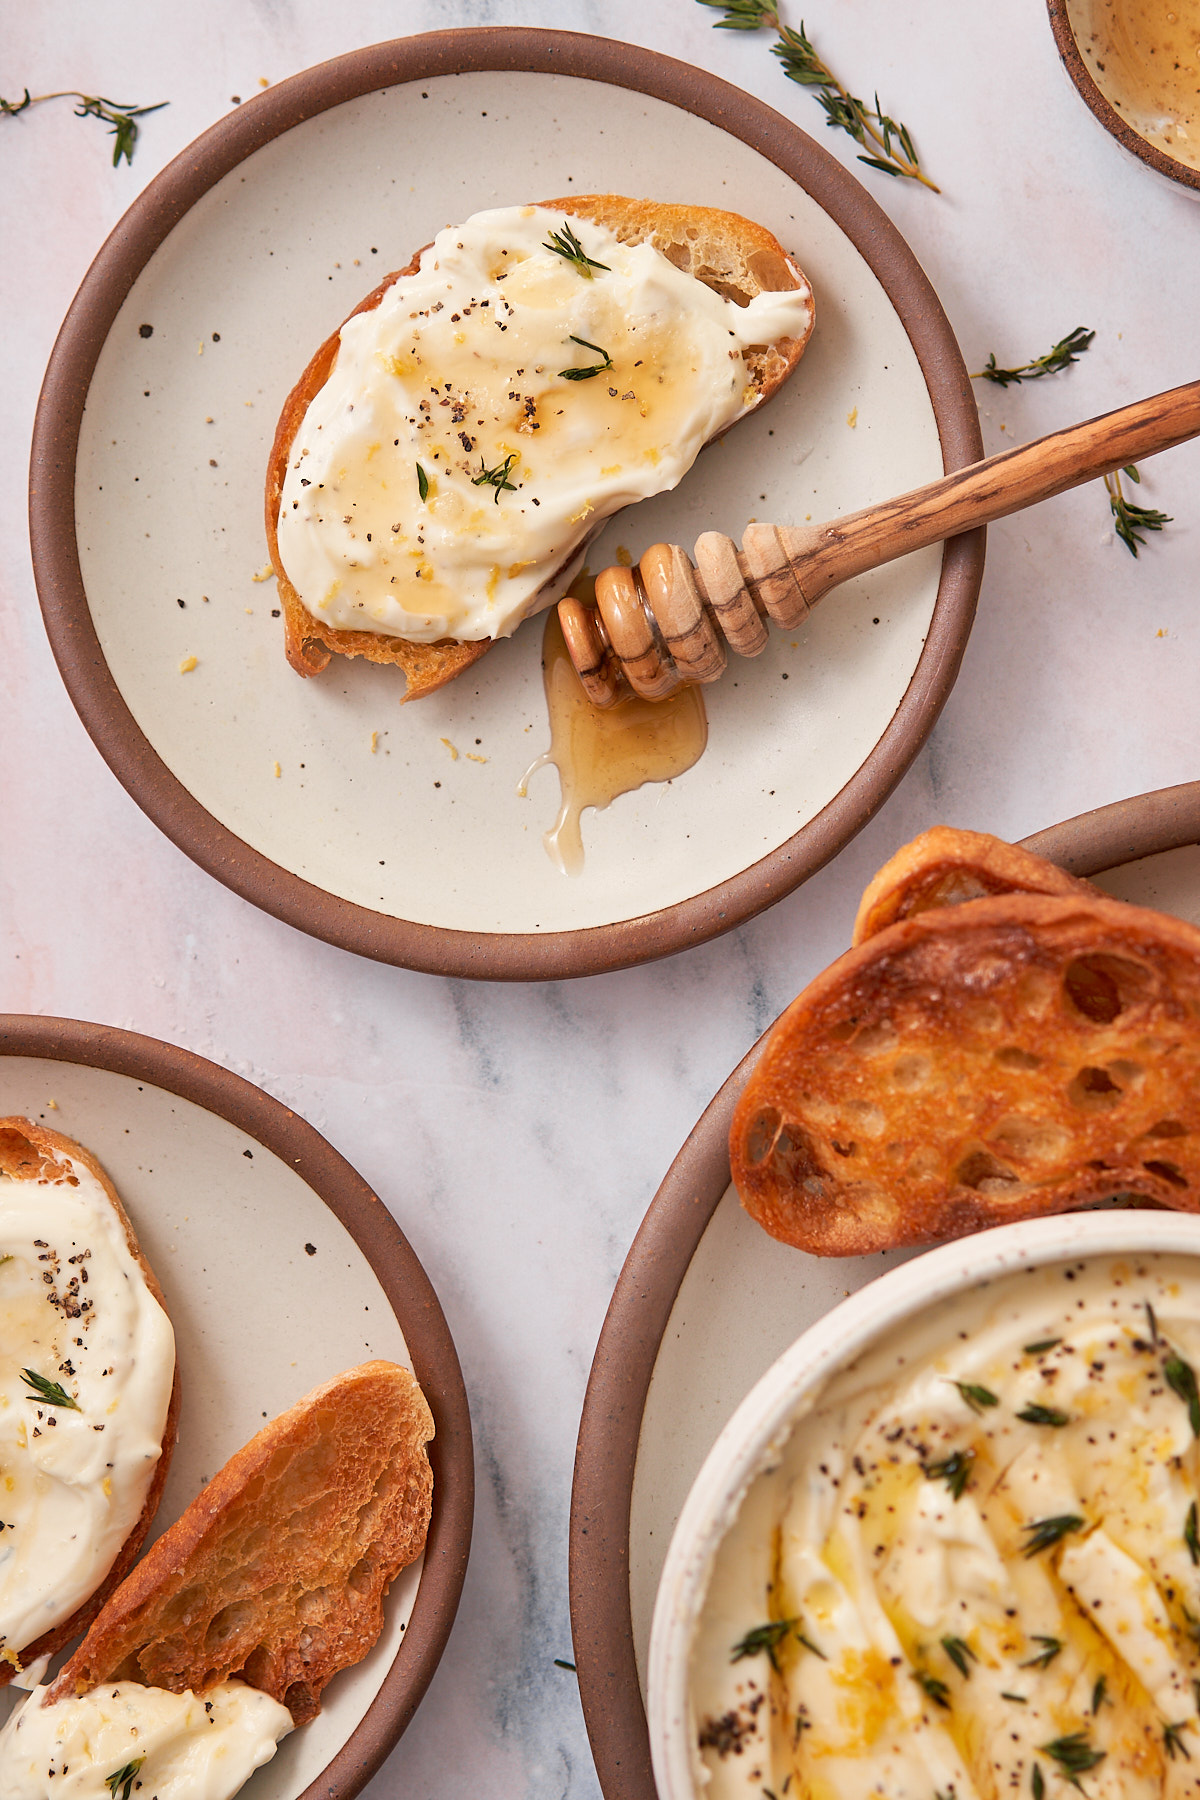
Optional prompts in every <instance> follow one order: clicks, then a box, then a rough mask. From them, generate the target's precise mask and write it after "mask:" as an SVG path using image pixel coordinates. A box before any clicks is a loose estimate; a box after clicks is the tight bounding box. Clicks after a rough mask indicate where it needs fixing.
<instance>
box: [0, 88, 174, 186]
mask: <svg viewBox="0 0 1200 1800" xmlns="http://www.w3.org/2000/svg"><path fill="white" fill-rule="evenodd" d="M44 100H78V102H79V105H78V106H77V107H76V108H75V117H76V118H77V119H101V120H103V122H104V123H105V124H106V125H108V126H110V127H111V131H110V135H111V136H112V137H113V138H114V139H115V140H116V141H115V142H114V144H113V168H114V169H115V168H116V167H117V164H118V163H119V162H120V160H121V158H122V157H124V158H125V161H126V162H127V163H131V162H132V161H133V152H134V147H135V145H136V144H137V141H138V120H139V119H144V118H145V117H146V115H147V113H154V112H161V111H162V109H163V107H164V106H169V105H170V102H169V101H168V100H160V101H158V103H157V104H156V105H154V106H127V105H126V104H125V102H124V101H123V100H106V99H105V98H104V96H103V95H102V94H80V93H77V92H76V90H75V89H74V88H64V89H63V90H62V92H61V93H57V94H31V93H30V92H29V89H28V88H26V89H25V92H24V94H23V95H22V97H21V99H20V100H0V116H7V117H8V118H10V119H15V118H17V117H18V116H19V115H20V114H21V113H23V112H28V110H29V108H30V107H31V106H40V105H41V104H42V102H43V101H44Z"/></svg>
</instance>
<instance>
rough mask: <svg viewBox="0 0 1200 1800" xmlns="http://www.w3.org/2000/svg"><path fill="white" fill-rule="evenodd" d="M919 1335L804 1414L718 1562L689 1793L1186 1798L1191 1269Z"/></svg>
mask: <svg viewBox="0 0 1200 1800" xmlns="http://www.w3.org/2000/svg"><path fill="white" fill-rule="evenodd" d="M932 1314H933V1316H932V1317H931V1318H924V1319H919V1320H917V1321H915V1322H911V1323H910V1324H909V1325H908V1327H907V1328H906V1329H905V1331H904V1333H903V1334H897V1335H896V1336H894V1337H892V1338H890V1339H888V1340H887V1342H886V1343H884V1344H883V1345H881V1346H879V1347H877V1348H876V1349H874V1350H872V1351H871V1352H870V1353H869V1354H868V1355H867V1356H866V1357H864V1358H862V1359H860V1361H859V1362H858V1363H857V1364H856V1365H855V1366H854V1367H852V1368H850V1369H849V1370H847V1371H844V1372H843V1373H842V1374H841V1375H839V1376H838V1377H836V1378H835V1380H834V1381H833V1382H832V1383H831V1384H830V1386H829V1387H828V1388H827V1389H826V1390H825V1391H824V1393H822V1394H820V1395H818V1396H817V1398H816V1400H815V1403H814V1405H813V1409H812V1411H811V1412H810V1413H809V1414H808V1416H807V1417H804V1418H803V1419H801V1420H800V1422H799V1423H798V1424H797V1426H796V1428H795V1430H794V1432H793V1434H792V1437H791V1439H790V1441H789V1442H788V1443H787V1445H786V1446H785V1447H784V1449H783V1451H782V1452H781V1453H780V1455H779V1457H778V1459H777V1461H776V1463H775V1466H774V1467H772V1468H770V1469H768V1470H766V1471H765V1472H764V1473H762V1474H761V1475H760V1476H759V1477H758V1478H757V1479H756V1480H755V1482H754V1483H752V1485H751V1487H750V1489H749V1490H748V1492H747V1495H746V1497H745V1499H744V1501H743V1503H742V1506H741V1509H740V1512H739V1515H738V1518H737V1519H736V1521H735V1523H734V1525H733V1527H732V1529H731V1531H730V1532H729V1534H728V1535H727V1536H726V1538H725V1540H724V1542H723V1543H722V1545H721V1546H720V1548H719V1550H718V1553H717V1556H716V1559H715V1562H714V1567H713V1570H712V1574H711V1578H710V1584H709V1590H708V1597H707V1600H706V1603H705V1611H704V1613H703V1616H702V1619H701V1623H700V1626H699V1628H698V1631H697V1635H696V1638H695V1641H694V1644H693V1650H692V1661H691V1671H690V1680H691V1699H692V1708H693V1728H694V1737H693V1745H694V1753H695V1774H696V1787H697V1792H698V1793H701V1794H704V1795H705V1796H706V1800H729V1797H731V1796H735V1795H736V1796H739V1797H746V1796H750V1795H753V1796H754V1797H755V1800H762V1796H763V1795H764V1794H769V1795H773V1796H775V1797H776V1800H782V1797H783V1796H784V1795H786V1796H787V1797H788V1800H866V1797H867V1796H886V1800H936V1797H937V1796H941V1800H948V1797H949V1796H953V1797H954V1800H999V1797H1000V1796H1009V1795H1019V1796H1022V1800H1042V1797H1043V1796H1045V1797H1046V1800H1069V1796H1070V1795H1071V1794H1072V1792H1082V1793H1083V1794H1085V1795H1087V1796H1089V1800H1107V1797H1111V1800H1118V1797H1120V1800H1149V1797H1150V1796H1183V1795H1198V1794H1200V1716H1198V1715H1200V1528H1198V1524H1197V1504H1198V1496H1200V1485H1198V1483H1200V1447H1198V1436H1197V1434H1198V1433H1200V1395H1198V1394H1197V1371H1200V1266H1198V1265H1197V1263H1195V1262H1193V1261H1191V1260H1189V1259H1186V1258H1176V1257H1168V1256H1163V1257H1146V1258H1145V1259H1139V1260H1137V1261H1136V1262H1129V1261H1117V1260H1114V1259H1110V1258H1097V1259H1095V1260H1093V1261H1089V1262H1087V1263H1084V1262H1076V1263H1072V1264H1059V1265H1055V1266H1053V1267H1051V1268H1047V1269H1042V1270H1037V1271H1033V1272H1026V1273H1023V1274H1020V1275H1017V1276H1013V1277H1007V1278H1005V1279H1004V1280H1003V1281H999V1282H996V1283H994V1284H992V1285H990V1286H988V1287H986V1288H985V1289H983V1290H978V1289H977V1290H975V1291H974V1292H972V1293H970V1294H969V1295H967V1296H965V1297H964V1298H963V1299H961V1300H959V1301H956V1302H954V1303H953V1304H951V1305H948V1306H943V1307H941V1308H937V1309H932Z"/></svg>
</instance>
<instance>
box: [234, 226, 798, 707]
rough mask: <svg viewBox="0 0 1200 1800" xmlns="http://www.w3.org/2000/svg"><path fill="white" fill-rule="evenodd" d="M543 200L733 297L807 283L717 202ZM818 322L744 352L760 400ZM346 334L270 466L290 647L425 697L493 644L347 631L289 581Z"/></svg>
mask: <svg viewBox="0 0 1200 1800" xmlns="http://www.w3.org/2000/svg"><path fill="white" fill-rule="evenodd" d="M537 204H538V205H540V206H545V207H549V208H551V209H553V210H554V211H555V212H560V213H563V214H565V215H567V216H569V217H571V218H586V219H590V220H593V221H594V222H596V223H598V224H601V225H605V226H607V227H608V229H609V230H611V231H613V232H614V233H615V235H616V236H617V237H618V238H620V240H621V241H622V242H623V243H640V242H643V241H644V240H646V239H649V241H650V242H651V243H653V244H654V245H655V247H656V249H659V250H662V251H663V253H664V255H667V256H669V257H670V260H671V261H672V262H674V263H675V264H676V267H680V268H686V267H687V266H688V264H687V262H686V261H682V260H680V258H681V257H684V256H685V255H686V256H688V257H693V256H694V257H696V258H699V259H700V261H701V263H702V268H701V269H700V270H693V271H692V272H693V273H696V274H697V278H698V279H699V280H701V281H705V282H706V285H707V286H709V287H712V288H715V289H716V291H717V292H718V293H723V294H726V295H727V296H734V295H736V294H738V293H741V294H744V295H745V297H746V298H747V299H749V298H750V296H751V295H752V294H753V293H756V292H759V291H761V290H763V289H770V290H771V291H776V292H778V291H781V290H783V289H786V288H796V287H807V286H808V283H807V282H806V280H805V278H804V276H803V274H802V273H801V271H800V270H799V269H798V268H797V266H796V264H795V263H794V262H792V260H791V258H790V257H788V255H787V253H786V252H785V251H784V249H783V247H782V245H780V243H779V242H778V240H777V239H776V238H775V237H774V236H772V234H771V233H770V232H769V231H767V230H766V228H765V227H764V226H762V225H756V224H755V223H754V222H753V221H752V220H750V219H743V218H742V217H741V216H740V214H738V213H728V212H721V211H719V210H717V209H716V208H713V207H697V206H660V205H658V204H656V203H655V202H654V201H650V200H629V199H626V198H625V197H624V196H623V195H620V194H571V195H569V196H565V197H563V198H560V199H557V200H543V201H539V202H537ZM428 248H429V246H428V245H427V244H426V245H424V246H423V247H422V248H421V249H420V250H418V251H417V252H416V254H415V255H414V256H413V258H412V261H411V262H409V263H408V264H407V265H406V266H405V267H404V268H403V269H397V270H396V271H395V272H394V273H393V274H390V275H387V276H385V278H384V280H383V281H381V282H380V284H379V286H378V287H377V288H374V289H373V290H372V291H371V293H369V294H368V295H367V296H366V298H365V299H363V300H360V301H359V303H358V305H357V306H356V307H355V308H354V311H353V312H351V313H349V314H348V315H347V318H346V319H344V320H343V321H342V325H345V324H347V323H348V321H349V320H350V319H353V318H355V317H356V316H357V314H359V313H362V312H369V311H371V310H372V309H373V308H375V307H377V306H378V305H379V303H380V301H381V300H382V299H383V297H384V295H385V294H386V293H387V292H388V290H389V289H390V288H391V287H392V286H393V284H394V283H395V282H397V281H399V280H401V279H402V278H403V277H404V276H406V275H415V274H416V272H417V270H418V269H419V267H420V264H421V257H422V256H423V255H424V253H425V250H427V249H428ZM739 284H740V285H739ZM812 324H813V316H812V310H811V308H810V312H809V324H808V330H807V331H806V332H805V334H804V336H803V337H802V338H783V339H781V340H780V341H779V342H778V343H776V344H771V345H763V346H762V347H761V348H759V347H758V346H755V349H754V351H753V352H748V353H747V372H748V374H749V377H750V384H751V385H752V386H753V387H754V388H755V390H756V391H757V392H758V393H759V394H760V395H761V396H762V400H763V401H766V400H769V399H770V398H771V396H772V395H773V394H775V393H776V392H777V391H778V389H779V388H780V387H781V386H782V385H783V383H784V381H785V380H786V379H787V377H788V376H789V375H790V374H791V372H792V370H793V369H794V368H795V366H796V364H797V363H798V362H799V360H800V357H801V355H802V354H803V352H804V348H805V345H806V344H807V342H808V339H809V337H810V336H811V334H812ZM341 332H342V326H339V327H338V329H337V330H336V331H335V332H334V333H333V334H332V336H330V337H328V338H327V339H326V340H325V342H324V343H323V344H322V345H321V347H320V349H319V350H317V352H316V354H315V355H314V356H313V357H312V358H311V360H310V361H309V363H308V366H307V367H306V369H305V370H304V373H303V374H302V375H301V377H300V379H299V381H298V382H297V383H296V385H295V387H294V388H293V389H292V391H291V393H290V394H289V395H288V397H287V399H286V400H285V401H284V404H283V411H282V412H281V414H280V417H279V424H278V426H277V427H276V430H275V439H274V442H273V444H272V446H271V455H270V460H269V462H268V464H267V486H266V529H267V548H268V552H269V555H270V559H271V566H272V568H273V569H274V571H275V576H276V583H277V586H278V591H279V596H280V608H281V611H282V613H283V619H284V651H285V654H286V656H287V659H288V662H289V663H290V664H291V666H292V668H293V669H295V671H296V673H297V674H298V675H317V674H319V673H320V672H321V670H322V669H324V668H326V667H327V666H328V663H329V659H330V656H331V655H332V654H333V653H334V652H336V653H337V654H339V655H342V656H365V657H367V658H369V659H370V661H372V662H377V663H395V664H398V665H399V667H401V668H402V669H403V670H404V674H405V679H406V686H405V691H404V694H403V696H402V698H403V699H404V700H419V699H420V698H421V697H422V696H423V695H425V694H431V693H433V692H434V691H435V690H436V689H437V688H440V687H444V686H445V684H446V683H447V682H448V681H453V680H454V678H455V676H456V675H461V674H462V673H463V671H464V670H466V669H468V668H470V667H471V665H472V664H473V663H475V662H478V660H479V658H480V657H481V656H483V655H484V654H485V653H486V652H487V651H488V650H490V649H491V646H492V642H493V640H492V639H491V638H480V639H477V640H475V641H472V642H458V641H456V640H455V639H453V638H440V639H438V641H437V642H436V643H432V644H418V643H410V642H409V641H408V639H406V638H400V637H387V636H384V635H383V634H381V633H379V632H372V631H346V630H341V629H339V628H338V627H337V626H333V625H329V624H327V623H326V622H325V621H324V620H321V619H318V618H317V617H316V616H315V615H314V614H313V613H311V612H310V611H309V610H308V608H307V607H306V606H305V605H304V602H303V601H302V600H301V598H300V596H299V594H298V593H297V592H296V589H295V588H294V587H293V585H292V583H291V581H290V580H289V579H288V575H287V571H286V570H285V569H284V566H283V559H282V557H281V556H280V554H279V533H278V523H279V509H280V505H281V502H282V498H283V485H284V480H285V478H286V475H287V468H288V458H289V457H290V455H291V450H292V445H293V444H294V442H295V440H296V434H297V432H298V431H299V430H300V427H301V425H302V424H303V421H304V416H305V414H306V413H307V411H308V409H309V406H310V405H311V404H312V401H313V400H314V399H315V397H316V395H317V394H318V393H319V392H320V390H321V388H322V387H323V386H324V385H325V382H326V381H327V380H328V379H329V375H330V373H331V371H332V369H333V366H334V363H335V362H336V360H337V353H338V347H339V345H340V342H341ZM607 523H608V520H607V518H604V519H601V520H599V521H598V523H597V525H596V530H597V531H599V530H600V529H601V528H602V527H603V526H604V525H606V524H607ZM581 549H582V546H580V547H579V548H578V549H576V550H573V551H572V552H571V554H570V556H569V557H568V558H566V559H565V561H564V562H563V563H562V564H561V565H560V567H559V568H557V569H555V570H553V571H552V572H551V574H550V575H549V576H548V577H547V580H546V582H545V583H544V584H543V586H544V588H548V587H550V585H551V584H552V583H553V582H555V581H557V580H558V579H559V577H560V576H561V575H562V574H563V572H564V570H565V569H567V568H568V567H569V566H570V564H571V563H573V562H575V561H576V560H577V558H578V557H579V555H580V553H581Z"/></svg>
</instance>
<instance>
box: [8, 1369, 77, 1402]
mask: <svg viewBox="0 0 1200 1800" xmlns="http://www.w3.org/2000/svg"><path fill="white" fill-rule="evenodd" d="M21 1376H22V1379H23V1380H24V1381H27V1382H28V1383H29V1385H30V1387H31V1388H32V1389H33V1393H32V1394H26V1396H25V1398H26V1399H27V1400H32V1399H33V1398H34V1397H35V1395H36V1397H37V1398H38V1399H39V1400H41V1401H43V1402H44V1404H45V1405H46V1406H65V1407H67V1408H69V1409H70V1411H71V1412H79V1411H80V1410H81V1408H80V1405H79V1402H78V1400H72V1398H71V1396H70V1394H68V1392H67V1390H66V1388H65V1387H62V1386H61V1385H60V1383H59V1382H57V1381H48V1380H47V1378H46V1377H45V1376H44V1375H39V1374H38V1372H37V1370H36V1369H22V1370H21Z"/></svg>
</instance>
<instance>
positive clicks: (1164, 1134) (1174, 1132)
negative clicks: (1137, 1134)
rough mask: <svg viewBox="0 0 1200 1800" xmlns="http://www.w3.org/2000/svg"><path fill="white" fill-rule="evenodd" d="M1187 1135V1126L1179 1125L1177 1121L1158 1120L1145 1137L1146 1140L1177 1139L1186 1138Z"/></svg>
mask: <svg viewBox="0 0 1200 1800" xmlns="http://www.w3.org/2000/svg"><path fill="white" fill-rule="evenodd" d="M1187 1134H1188V1130H1187V1126H1186V1125H1183V1124H1181V1123H1180V1121H1179V1120H1178V1119H1160V1120H1159V1121H1158V1124H1157V1125H1152V1126H1151V1127H1150V1129H1149V1131H1148V1132H1147V1133H1146V1136H1147V1137H1148V1138H1178V1137H1186V1136H1187Z"/></svg>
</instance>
